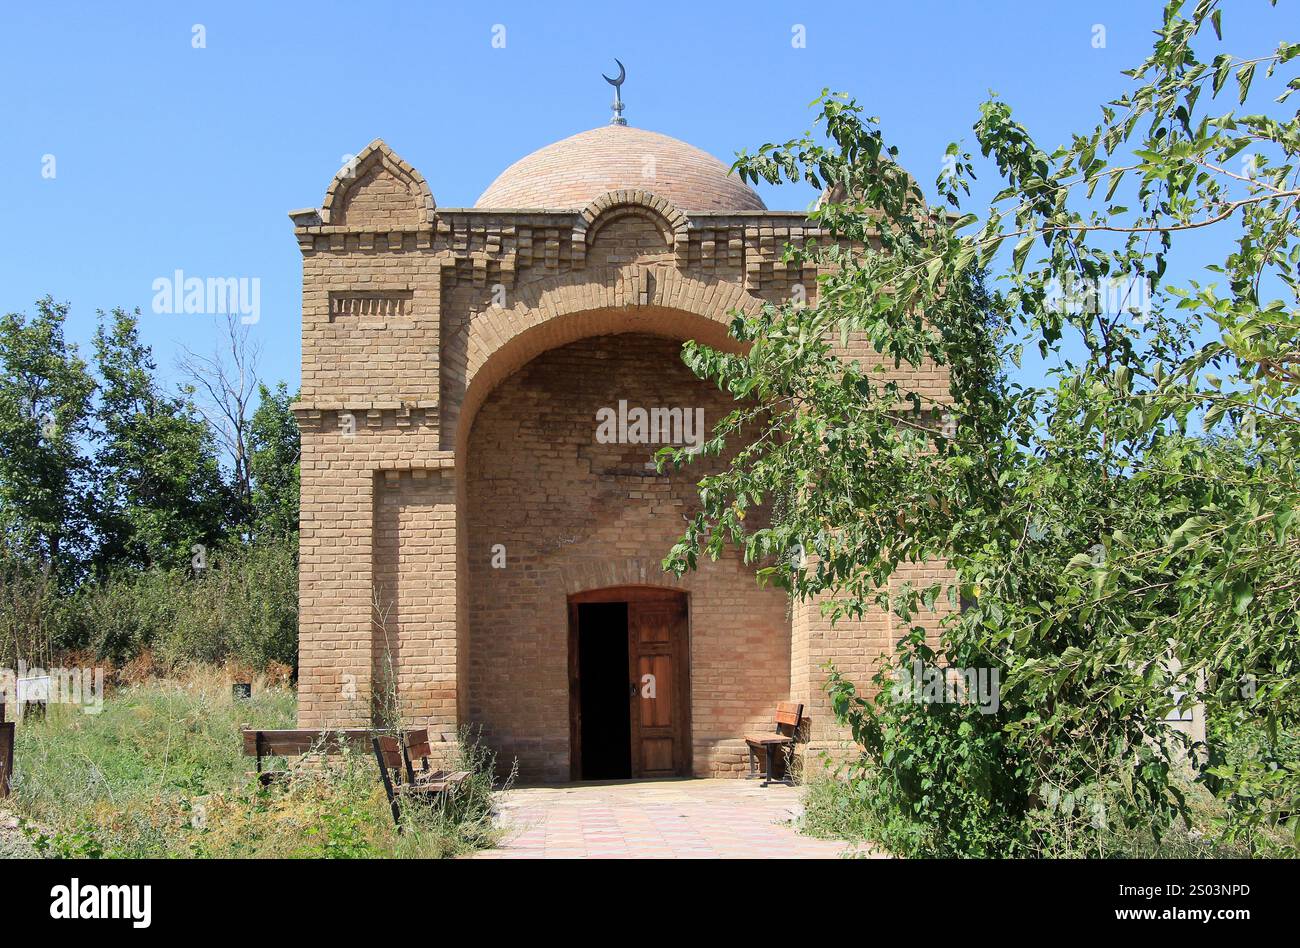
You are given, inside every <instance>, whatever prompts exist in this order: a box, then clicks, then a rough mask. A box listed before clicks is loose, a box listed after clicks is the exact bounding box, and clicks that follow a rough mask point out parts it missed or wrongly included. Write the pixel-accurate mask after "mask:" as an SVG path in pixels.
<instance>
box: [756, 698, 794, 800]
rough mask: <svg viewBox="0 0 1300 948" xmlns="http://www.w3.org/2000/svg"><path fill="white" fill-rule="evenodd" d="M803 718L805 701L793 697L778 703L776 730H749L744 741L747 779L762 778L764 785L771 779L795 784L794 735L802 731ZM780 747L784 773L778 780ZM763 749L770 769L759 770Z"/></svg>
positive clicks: (790, 784) (791, 784) (770, 781)
mask: <svg viewBox="0 0 1300 948" xmlns="http://www.w3.org/2000/svg"><path fill="white" fill-rule="evenodd" d="M802 720H803V705H802V704H798V703H796V702H794V701H778V702H777V704H776V730H775V731H773V732H772V733H771V734H746V735H745V743H746V744H748V745H749V774H748V776H747V779H749V780H753V779H755V778H757V777H762V778H763V786H765V787H766V786H767V785H768V784H769V783H772V782H774V781H775V782H777V783H784V784H787V785H789V786H794V775H793V774H791V773H790V760H789V758H790V757H792V756H793V752H794V745H795V739H796V738H797V737H798V734H799V722H801V721H802ZM778 751H780V752H781V754H782V756H783V757H784V758H785V777H783V778H782V779H781V780H779V781H778V780H776V778H775V777H774V776H773V774H774V773H775V769H776V756H777V752H778ZM760 752H761V753H762V754H763V756H764V757H765V759H766V761H767V770H766V771H765V772H764V773H761V774H760V773H759V772H758V754H759V753H760Z"/></svg>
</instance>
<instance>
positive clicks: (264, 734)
mask: <svg viewBox="0 0 1300 948" xmlns="http://www.w3.org/2000/svg"><path fill="white" fill-rule="evenodd" d="M239 730H240V733H241V734H242V735H243V739H244V756H246V757H256V758H257V770H256V771H255V775H256V777H257V780H258V782H259V783H260V784H261V785H262V786H264V787H266V786H269V785H270V784H271V783H273V782H274V781H276V780H279V779H282V778H284V777H285V776H287V775H288V773H289V771H288V770H272V771H264V770H263V769H262V760H263V759H264V758H267V757H301V756H302V755H303V754H307V753H318V754H342V753H343V752H344V750H346V749H347V748H352V749H353V750H359V751H362V752H364V751H365V750H366V748H367V747H368V746H369V744H370V738H371V737H372V736H373V735H374V733H375V732H374V731H373V730H371V729H370V728H335V729H333V730H328V729H327V730H319V731H310V730H308V731H303V730H269V731H260V730H254V729H253V728H250V727H249V726H248V725H247V724H241V725H240V727H239ZM249 776H254V774H249Z"/></svg>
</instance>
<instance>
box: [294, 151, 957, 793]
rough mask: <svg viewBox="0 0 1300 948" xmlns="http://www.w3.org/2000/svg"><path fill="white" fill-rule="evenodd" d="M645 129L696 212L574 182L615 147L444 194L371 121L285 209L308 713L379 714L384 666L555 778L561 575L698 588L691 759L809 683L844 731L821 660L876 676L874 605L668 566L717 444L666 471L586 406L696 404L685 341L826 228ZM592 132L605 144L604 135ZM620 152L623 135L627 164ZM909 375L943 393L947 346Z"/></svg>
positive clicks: (819, 733)
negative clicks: (793, 598)
mask: <svg viewBox="0 0 1300 948" xmlns="http://www.w3.org/2000/svg"><path fill="white" fill-rule="evenodd" d="M597 131H600V130H597ZM627 131H628V130H627V129H623V130H621V132H627ZM584 134H588V133H584ZM580 137H581V136H575V139H576V138H580ZM655 138H656V139H663V141H655V142H654V143H653V148H654V149H656V151H655V152H654V155H655V156H656V160H655V161H653V162H651V163H650V165H651V167H653V168H654V169H655V173H656V174H657V175H659V176H660V177H659V178H657V179H655V182H654V183H655V184H656V185H657V186H658V187H659V190H660V191H664V192H665V193H674V194H678V195H681V194H682V193H687V194H689V195H691V198H692V199H691V202H690V204H689V206H692V207H695V206H698V207H702V208H718V207H722V208H726V209H723V210H718V209H709V210H693V211H691V212H690V213H687V212H685V211H683V210H682V209H681V208H680V207H679V206H678V205H677V204H675V203H674V202H672V201H670V200H669V199H668V198H666V197H664V196H663V195H662V194H658V193H656V192H654V191H652V190H648V189H642V188H635V187H624V188H619V189H613V190H610V191H608V192H605V191H601V192H599V193H590V194H588V193H587V192H584V191H583V190H582V187H583V186H584V183H585V184H586V185H588V186H597V187H602V188H603V187H605V184H606V183H607V180H608V175H609V174H611V173H612V172H610V171H608V169H607V170H606V171H604V172H601V173H596V172H595V171H592V170H591V169H592V168H593V167H595V166H597V165H599V163H600V162H599V161H598V160H597V159H598V158H600V156H599V155H597V156H595V157H594V158H593V160H592V162H587V163H584V162H582V161H581V160H580V156H575V155H574V154H572V153H570V152H567V151H566V152H565V154H566V156H567V159H566V160H568V161H570V163H571V164H573V166H574V167H575V168H576V169H577V170H576V171H575V174H577V175H578V180H576V181H575V180H572V179H566V178H564V177H563V175H561V176H559V177H558V178H555V177H552V178H548V180H547V182H543V185H546V186H551V187H553V188H555V190H556V193H557V194H559V195H560V197H559V198H557V199H556V201H554V202H548V201H541V200H540V199H533V198H532V196H531V195H530V188H532V187H537V186H543V185H536V184H530V183H529V181H528V180H527V179H524V180H521V179H519V178H518V177H515V178H513V179H510V178H508V175H509V174H510V172H508V173H507V175H503V176H502V179H506V180H501V179H499V180H498V182H497V184H494V185H493V187H492V188H490V189H489V191H488V192H487V193H486V194H485V198H488V197H489V196H490V195H491V194H492V193H493V192H494V191H496V192H498V193H504V194H511V195H517V196H518V197H519V199H520V200H528V201H529V204H528V205H527V206H528V207H529V209H526V210H511V209H500V208H495V207H476V208H452V209H448V208H438V207H437V206H436V204H435V202H434V199H433V196H432V194H431V193H430V190H429V188H428V186H427V184H426V183H425V181H424V179H423V177H421V176H420V174H419V173H418V172H417V171H415V169H413V168H412V167H411V166H410V165H408V164H406V163H405V162H404V161H402V160H401V159H400V158H398V157H397V156H396V155H394V154H393V153H392V152H391V151H390V150H389V149H388V147H387V146H386V145H384V144H383V143H382V142H378V141H376V142H375V143H373V144H372V145H371V146H369V147H368V148H367V149H366V150H365V151H364V152H362V154H361V155H360V156H358V158H357V159H356V161H355V162H354V163H353V165H352V166H351V167H349V168H345V169H344V170H343V171H342V172H340V174H339V176H337V177H336V178H335V180H334V182H333V183H332V184H331V185H330V188H329V190H328V191H327V193H326V196H325V200H324V202H323V205H322V207H321V208H320V209H311V210H304V211H295V212H292V213H291V217H292V219H293V221H294V224H295V235H296V236H297V239H298V242H299V246H300V249H301V251H302V254H303V372H302V379H303V383H302V393H301V396H300V399H299V402H298V403H297V405H296V406H295V414H296V416H297V417H298V420H299V424H300V426H301V428H302V515H301V566H300V569H301V574H300V647H299V652H300V659H299V662H300V670H299V718H300V723H301V724H302V726H304V727H316V726H325V725H343V724H364V723H366V722H368V721H369V720H371V718H372V716H373V714H374V704H375V695H376V691H377V690H378V689H379V688H380V684H379V683H380V682H382V681H384V680H385V678H386V677H387V673H388V670H389V669H390V668H391V669H392V671H393V676H392V677H393V679H394V680H395V683H396V693H397V696H398V700H399V704H400V707H401V711H402V713H403V715H404V716H405V717H406V718H407V719H408V720H409V721H410V722H411V723H413V724H417V725H424V724H428V725H429V726H430V727H431V728H432V729H433V730H434V731H435V732H436V733H440V734H443V735H446V737H448V738H450V737H451V736H452V735H453V734H454V732H455V731H456V729H457V728H458V727H460V726H462V725H479V726H481V728H482V730H483V735H484V737H485V738H486V739H487V741H488V743H489V744H491V745H493V746H494V747H496V749H497V750H498V751H500V752H501V753H502V756H503V757H504V758H505V759H507V760H508V759H509V758H513V757H518V759H519V761H520V766H521V776H522V777H523V778H524V779H526V780H557V779H564V778H566V777H567V776H568V773H569V747H568V740H569V738H568V734H569V729H568V713H569V712H568V693H567V691H568V684H567V679H566V675H565V669H566V662H567V654H566V652H567V644H566V641H567V640H566V631H567V625H566V622H567V619H566V601H567V596H568V595H569V594H571V593H576V592H584V591H588V590H594V589H599V588H603V587H608V586H618V585H664V586H678V587H680V588H681V589H683V590H684V591H686V592H687V594H688V596H689V604H690V605H689V645H690V659H691V661H690V672H691V675H690V686H691V687H690V709H691V740H692V747H693V767H694V771H695V772H696V773H698V774H731V773H736V772H738V771H739V770H740V768H741V767H742V766H743V764H744V743H743V740H741V735H742V734H743V733H745V732H746V731H753V730H766V729H767V728H768V727H770V715H771V712H772V707H773V705H774V704H775V703H776V701H778V700H783V699H786V698H791V697H792V698H794V699H796V700H800V701H803V702H804V703H805V704H806V705H807V706H808V712H807V714H808V718H809V729H810V730H809V733H810V735H811V738H812V741H813V743H812V745H811V746H812V747H814V748H818V747H831V746H834V745H835V744H836V742H837V741H839V740H840V739H841V738H842V737H843V735H841V734H839V733H838V732H837V730H836V729H835V727H834V725H833V722H832V721H831V720H829V717H828V709H827V707H826V702H825V699H824V696H823V695H822V693H821V682H822V678H823V675H822V672H821V670H820V666H821V665H822V664H823V663H824V662H826V661H828V660H834V661H836V662H837V664H839V665H840V666H841V667H842V668H844V669H845V670H846V671H849V672H850V673H851V674H853V675H854V677H855V678H856V679H858V680H860V681H862V682H864V683H865V682H866V681H867V680H868V679H869V678H870V676H871V670H872V667H873V663H874V661H875V659H876V657H877V656H878V655H879V654H881V653H882V652H885V651H888V650H889V649H890V648H891V647H892V636H891V632H890V628H889V623H888V621H887V618H886V617H885V616H879V617H876V618H875V619H873V620H868V621H864V622H862V623H857V624H853V625H843V624H841V625H839V626H837V627H835V628H830V627H829V626H828V625H827V624H826V623H824V622H823V621H822V620H821V618H820V616H819V614H818V612H817V610H816V608H815V606H809V605H806V604H793V605H792V604H791V603H789V602H788V601H787V600H786V599H785V597H783V596H782V595H781V594H779V593H777V592H775V591H772V590H763V589H760V588H759V587H758V585H757V583H756V582H755V580H754V578H753V575H752V571H750V570H747V569H746V568H745V567H744V566H743V564H741V563H740V562H739V561H738V560H737V559H736V557H735V556H734V555H729V556H728V557H726V558H724V559H723V560H721V561H719V562H717V563H711V562H705V563H702V564H701V567H700V569H699V570H698V571H697V572H696V573H694V574H691V575H688V576H686V577H684V578H683V579H682V580H681V581H680V582H678V581H676V580H674V579H673V578H671V577H666V576H664V575H663V574H662V572H661V571H660V569H659V563H660V561H661V559H662V557H663V555H664V554H665V553H666V552H667V550H668V548H669V547H670V546H671V544H672V542H673V540H674V539H676V537H677V536H678V535H679V534H680V532H681V528H682V526H683V521H682V516H683V515H684V514H687V513H689V512H690V511H691V510H692V509H693V507H694V504H695V502H696V501H695V495H694V486H693V485H694V483H695V481H696V480H697V479H698V477H699V475H700V474H701V473H702V472H703V471H704V470H707V469H708V464H704V463H701V464H697V465H693V466H692V467H690V468H686V469H684V470H683V471H680V472H675V473H673V474H671V475H659V474H656V473H655V472H654V471H653V470H648V469H647V468H646V461H647V460H648V458H649V456H650V454H651V453H652V452H653V450H654V448H655V446H654V445H649V446H647V445H627V444H621V445H620V444H600V443H598V442H597V440H596V438H595V437H594V433H595V412H596V410H597V409H598V408H601V407H612V406H614V405H617V403H618V401H619V400H620V399H623V400H626V401H627V402H628V403H629V404H632V405H642V406H647V407H648V406H652V405H659V406H683V407H691V408H694V407H697V406H698V407H702V408H703V409H704V410H705V416H706V424H707V425H708V426H709V427H711V426H712V425H713V423H715V422H716V421H717V419H718V417H719V416H720V415H721V414H722V413H723V412H724V411H726V410H727V408H728V406H729V405H730V404H731V403H730V402H729V400H728V398H727V397H725V396H724V395H723V394H721V393H719V392H718V391H717V390H716V388H715V387H714V386H712V385H710V384H707V383H703V382H700V381H699V380H697V379H695V378H694V377H693V376H692V375H691V374H690V372H689V371H688V370H687V369H686V368H685V367H684V366H683V365H682V363H681V360H680V357H679V354H678V351H679V347H680V343H681V341H682V340H685V339H697V340H700V341H702V342H706V343H708V344H711V345H716V346H719V347H723V348H731V349H733V350H734V346H735V344H734V343H733V342H732V341H730V340H729V339H728V338H727V335H726V325H727V323H728V321H729V319H730V314H731V313H732V312H733V311H735V310H738V309H739V310H752V309H754V308H755V307H758V306H761V305H762V302H763V301H764V300H770V301H776V300H781V299H785V298H788V297H789V295H790V293H791V292H792V288H793V287H794V286H795V285H796V284H800V285H802V286H804V287H806V288H807V289H808V291H809V292H812V290H813V288H814V287H815V277H816V274H815V273H811V272H808V273H804V272H799V271H792V270H790V269H788V268H787V266H786V265H785V264H784V262H783V261H782V260H781V249H782V246H783V245H784V244H785V243H786V242H789V241H800V240H802V239H805V238H807V237H812V236H816V231H815V229H814V228H813V227H812V226H811V224H810V222H809V221H808V220H807V219H806V218H805V217H804V216H803V215H801V214H797V213H788V212H775V211H767V210H762V209H761V208H762V204H761V202H760V201H758V198H757V196H756V195H753V194H752V192H748V194H749V196H748V197H745V196H743V195H744V193H745V192H747V189H744V188H743V185H739V183H738V182H736V181H735V179H734V177H725V179H724V176H725V169H723V170H722V171H719V170H718V169H719V168H721V166H720V165H718V163H716V162H714V163H713V164H714V165H717V167H713V166H711V165H708V164H707V162H706V161H705V159H707V160H708V161H713V159H708V156H703V153H700V152H697V151H696V150H694V149H690V150H688V151H674V150H673V149H672V147H671V145H669V144H665V143H664V142H669V143H671V142H672V140H671V139H664V137H663V136H655ZM593 140H595V141H596V142H597V143H598V145H599V147H600V149H602V150H604V151H606V152H608V151H609V147H608V146H609V141H610V139H609V138H608V136H607V135H593ZM569 141H572V140H569ZM628 141H632V139H628ZM637 147H641V146H637ZM681 148H682V149H686V148H687V146H681ZM613 154H614V155H615V157H618V155H617V149H615V150H614V151H613ZM637 154H638V153H636V152H633V154H632V155H631V156H630V157H627V156H624V158H618V160H619V161H624V160H625V158H626V161H627V162H631V164H630V165H629V167H631V166H637V167H641V168H644V167H645V166H646V164H645V162H644V161H642V162H640V164H639V165H638V164H637V162H636V158H637ZM700 156H703V157H700ZM607 157H608V156H606V158H607ZM600 160H606V159H604V158H601V159H600ZM519 164H520V165H524V166H525V171H526V170H527V167H528V166H527V162H521V163H519ZM516 167H518V166H516ZM584 168H586V169H587V171H586V177H585V178H584V177H583V171H582V169H584ZM548 173H549V172H548ZM668 174H674V175H685V176H686V178H687V179H688V180H687V181H686V183H685V184H682V183H681V182H677V181H675V180H667V179H665V178H664V177H663V176H664V175H668ZM587 178H589V179H591V180H590V181H587V180H586V179H587ZM591 182H598V183H597V184H594V185H593V184H592V183H591ZM615 183H617V182H615ZM683 188H686V191H684V192H683V190H682V189H683ZM710 188H712V190H710ZM737 195H741V196H740V197H738V196H737ZM584 197H585V198H586V200H585V202H584V203H581V204H579V203H578V202H579V201H580V200H582V199H583V198H584ZM480 203H482V202H480ZM538 208H543V209H538ZM546 208H560V209H558V210H550V209H546ZM850 348H851V350H852V351H850V352H849V353H847V354H848V355H851V356H853V357H857V358H863V359H869V358H871V357H872V356H873V355H874V354H873V353H871V352H870V350H869V349H868V348H867V347H866V346H864V345H859V344H856V343H853V344H851V347H850ZM915 381H916V382H917V383H918V385H919V387H920V388H921V389H922V390H923V391H924V392H925V393H926V394H927V395H931V396H934V397H939V398H942V397H944V395H945V394H946V378H945V377H944V375H943V374H942V373H941V372H940V371H937V370H936V371H933V372H931V373H925V374H922V375H921V376H920V377H919V378H917V379H916V380H915ZM712 463H717V462H712ZM495 544H500V545H501V546H502V547H503V548H504V555H505V558H506V565H505V568H503V569H498V568H495V567H494V566H493V565H492V559H493V550H494V545H495ZM377 617H378V618H379V620H380V621H377Z"/></svg>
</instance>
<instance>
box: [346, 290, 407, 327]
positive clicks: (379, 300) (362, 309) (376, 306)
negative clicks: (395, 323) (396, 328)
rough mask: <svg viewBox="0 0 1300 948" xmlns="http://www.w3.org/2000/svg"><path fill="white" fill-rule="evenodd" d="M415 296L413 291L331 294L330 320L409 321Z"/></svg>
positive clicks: (351, 291) (350, 291) (347, 291)
mask: <svg viewBox="0 0 1300 948" xmlns="http://www.w3.org/2000/svg"><path fill="white" fill-rule="evenodd" d="M414 299H415V294H414V293H413V292H412V291H411V290H377V291H360V292H358V291H353V290H335V291H332V292H331V293H330V296H329V301H330V320H331V321H333V320H335V319H340V318H344V317H354V318H357V319H407V318H409V317H410V315H411V303H412V301H413V300H414Z"/></svg>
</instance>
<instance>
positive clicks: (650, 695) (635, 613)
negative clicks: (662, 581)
mask: <svg viewBox="0 0 1300 948" xmlns="http://www.w3.org/2000/svg"><path fill="white" fill-rule="evenodd" d="M690 682H691V676H690V610H689V607H688V600H687V596H686V593H684V592H681V591H680V590H676V589H663V588H659V587H654V586H614V587H611V588H608V589H597V590H593V591H591V592H582V593H575V594H573V595H571V596H569V742H570V747H571V748H572V753H571V757H570V761H571V764H570V767H571V773H570V776H571V777H572V778H573V779H574V780H611V779H620V778H622V779H626V778H637V777H684V776H688V775H689V774H690V772H691V720H690V712H691V701H690Z"/></svg>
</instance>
